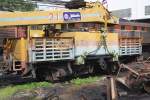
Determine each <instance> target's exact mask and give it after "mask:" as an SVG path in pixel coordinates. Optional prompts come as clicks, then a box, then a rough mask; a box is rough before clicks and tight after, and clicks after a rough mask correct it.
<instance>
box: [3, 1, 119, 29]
mask: <svg viewBox="0 0 150 100" xmlns="http://www.w3.org/2000/svg"><path fill="white" fill-rule="evenodd" d="M89 5H90V4H89ZM91 5H93V7H92V8H84V9H76V10H75V9H74V10H52V11H32V12H0V26H16V25H33V24H53V23H54V24H55V23H75V22H104V16H105V14H106V13H109V12H108V11H107V10H106V9H105V8H104V7H103V6H102V5H101V4H95V6H94V4H91ZM64 12H79V13H80V14H81V19H80V20H73V21H65V20H64ZM118 21H119V20H118V18H116V17H114V16H111V17H110V19H109V20H108V23H113V24H118Z"/></svg>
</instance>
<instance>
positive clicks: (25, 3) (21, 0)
mask: <svg viewBox="0 0 150 100" xmlns="http://www.w3.org/2000/svg"><path fill="white" fill-rule="evenodd" d="M36 7H37V5H36V4H34V3H33V2H31V0H0V10H2V11H32V10H34V9H35V8H36Z"/></svg>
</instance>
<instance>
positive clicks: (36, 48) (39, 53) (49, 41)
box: [30, 37, 74, 62]
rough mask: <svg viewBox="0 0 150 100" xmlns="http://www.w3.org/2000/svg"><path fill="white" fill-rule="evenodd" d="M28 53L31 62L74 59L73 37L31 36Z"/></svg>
mask: <svg viewBox="0 0 150 100" xmlns="http://www.w3.org/2000/svg"><path fill="white" fill-rule="evenodd" d="M30 54H31V56H30V57H31V58H30V61H32V62H38V61H55V60H65V59H74V43H73V38H65V37H61V38H60V37H52V38H32V39H31V50H30Z"/></svg>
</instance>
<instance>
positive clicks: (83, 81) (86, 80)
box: [71, 77, 101, 86]
mask: <svg viewBox="0 0 150 100" xmlns="http://www.w3.org/2000/svg"><path fill="white" fill-rule="evenodd" d="M99 80H101V77H88V78H83V79H82V78H77V79H73V80H71V83H73V84H75V85H79V86H80V85H83V84H89V83H94V82H96V81H99Z"/></svg>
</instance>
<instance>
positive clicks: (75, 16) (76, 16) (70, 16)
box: [63, 12, 81, 21]
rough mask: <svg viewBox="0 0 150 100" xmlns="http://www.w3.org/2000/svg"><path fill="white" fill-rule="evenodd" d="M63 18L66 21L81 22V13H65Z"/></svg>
mask: <svg viewBox="0 0 150 100" xmlns="http://www.w3.org/2000/svg"><path fill="white" fill-rule="evenodd" d="M63 18H64V20H65V21H79V20H81V14H80V12H64V13H63Z"/></svg>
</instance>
